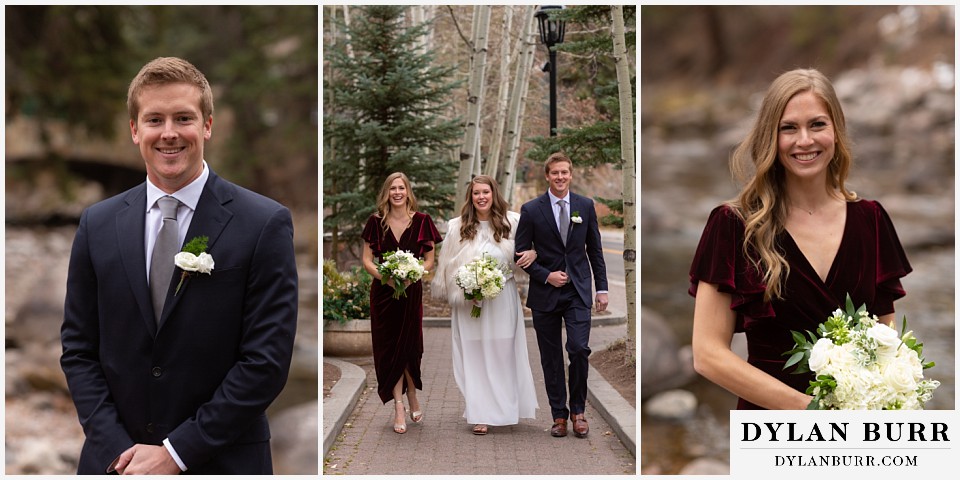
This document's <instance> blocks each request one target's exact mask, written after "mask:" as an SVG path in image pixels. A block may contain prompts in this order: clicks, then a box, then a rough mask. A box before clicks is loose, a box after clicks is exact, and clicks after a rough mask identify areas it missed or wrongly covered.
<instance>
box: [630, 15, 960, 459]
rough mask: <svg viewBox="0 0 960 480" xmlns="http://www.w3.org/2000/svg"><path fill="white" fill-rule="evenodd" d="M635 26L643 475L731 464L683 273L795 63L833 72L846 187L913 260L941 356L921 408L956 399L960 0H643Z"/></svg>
mask: <svg viewBox="0 0 960 480" xmlns="http://www.w3.org/2000/svg"><path fill="white" fill-rule="evenodd" d="M641 22H642V24H641V35H642V44H641V94H640V95H641V123H640V128H641V154H640V158H641V161H640V168H641V174H640V175H641V187H640V188H641V232H642V243H641V245H642V246H641V281H642V285H643V288H642V289H641V291H642V294H641V305H642V309H643V310H642V313H643V314H642V316H641V357H642V360H641V400H642V405H641V415H642V423H641V425H642V431H641V436H642V441H641V445H642V448H641V459H640V465H641V466H642V471H641V473H643V474H680V473H690V474H694V473H721V474H723V473H728V466H726V465H725V464H726V462H728V452H729V434H728V422H729V414H728V412H729V410H730V409H731V408H735V406H736V399H735V397H734V396H733V395H731V394H730V393H728V392H727V391H725V390H723V389H721V388H719V387H716V386H715V385H713V384H711V383H710V382H708V381H706V380H704V379H702V378H701V377H699V376H697V375H696V374H695V373H693V370H692V361H691V355H690V351H689V348H690V347H689V344H690V334H691V330H692V323H693V304H694V302H693V298H692V297H690V296H689V295H688V294H687V288H688V286H689V277H688V271H689V268H690V262H691V260H692V258H693V253H694V250H695V249H696V245H697V242H698V241H699V239H700V234H701V233H702V230H703V227H704V225H705V224H706V220H707V216H708V214H709V213H710V210H711V209H712V208H713V207H715V206H717V205H719V204H720V203H721V202H723V201H725V200H727V199H729V198H732V197H733V196H734V195H736V193H737V191H738V186H737V185H736V184H735V183H734V182H733V180H732V179H731V177H730V173H729V169H728V164H727V162H728V159H729V155H730V153H731V151H732V149H733V148H734V147H735V146H736V144H737V143H738V142H740V141H741V140H742V139H743V138H744V136H745V134H746V131H747V129H748V128H749V127H750V126H751V124H752V122H753V121H754V119H755V114H756V110H757V108H758V107H759V103H760V100H761V99H762V96H763V94H764V92H765V91H766V88H767V87H768V86H769V84H770V82H771V81H772V80H773V79H774V78H775V77H776V76H777V75H779V74H780V73H782V72H784V71H787V70H790V69H793V68H801V67H813V68H817V69H819V70H821V71H822V72H824V73H825V74H826V75H827V76H828V77H829V78H830V79H831V80H832V81H833V83H834V86H835V88H836V91H837V94H838V95H839V97H840V100H841V103H842V104H843V107H844V112H845V114H846V119H847V125H848V129H849V133H850V137H851V138H852V140H853V142H854V146H853V152H854V156H855V160H854V168H853V170H852V172H851V174H850V177H849V185H850V186H851V187H852V189H853V190H855V191H856V192H857V193H858V194H859V195H860V196H861V197H863V198H868V199H877V200H880V202H881V203H882V204H883V206H884V207H885V208H886V209H887V211H888V212H889V213H890V215H891V217H892V218H893V222H894V224H895V226H896V228H897V233H898V234H899V236H900V240H901V242H902V243H903V245H904V247H905V249H906V251H907V255H908V257H909V259H910V262H911V264H912V265H913V268H914V271H913V273H912V274H910V275H908V276H907V277H905V278H904V280H903V284H904V287H905V289H906V291H907V296H906V297H905V298H903V299H902V300H900V301H898V302H897V305H896V307H897V314H898V316H900V315H907V317H908V319H909V323H910V328H911V329H912V330H914V331H915V332H916V333H917V335H918V337H919V338H920V339H921V340H922V341H923V342H924V354H925V356H926V357H927V359H928V360H934V361H936V363H937V366H936V367H935V368H933V369H932V370H927V371H926V372H925V373H926V375H927V376H928V377H932V378H935V379H938V380H940V381H941V382H942V385H941V387H940V388H939V389H938V390H937V392H936V394H935V395H934V398H933V400H932V401H931V402H930V403H928V405H927V407H928V408H934V409H952V408H953V407H954V398H955V392H954V390H955V351H954V338H955V325H954V324H955V306H954V288H955V286H954V258H955V257H954V211H955V205H954V194H955V190H954V188H955V186H954V174H955V166H954V165H955V164H954V158H955V154H954V149H955V140H954V125H955V119H954V94H955V93H954V92H955V89H954V76H955V66H954V63H953V62H954V30H955V9H954V7H953V6H928V7H897V6H880V7H860V6H809V7H765V6H740V7H733V6H731V7H726V6H674V7H670V6H653V7H648V6H644V7H641ZM742 337H743V336H742V335H737V336H735V340H734V348H735V350H738V351H741V352H745V342H744V341H743V338H742ZM677 389H681V391H678V390H677ZM684 390H685V391H686V392H689V393H692V394H693V397H694V398H695V400H696V402H690V401H689V400H690V396H688V395H684V394H683V393H681V392H682V391H684ZM661 395H666V398H667V400H671V399H672V400H673V401H663V397H660V398H658V396H661ZM680 400H683V401H680ZM658 405H667V406H668V407H670V408H668V409H660V408H659V407H658ZM682 405H686V406H687V410H686V411H678V409H677V408H674V407H677V406H682Z"/></svg>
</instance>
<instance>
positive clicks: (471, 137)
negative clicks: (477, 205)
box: [454, 5, 490, 212]
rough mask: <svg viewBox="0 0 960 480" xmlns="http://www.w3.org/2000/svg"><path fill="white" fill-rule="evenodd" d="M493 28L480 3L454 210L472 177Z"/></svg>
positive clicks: (486, 8)
mask: <svg viewBox="0 0 960 480" xmlns="http://www.w3.org/2000/svg"><path fill="white" fill-rule="evenodd" d="M489 30H490V5H479V6H477V7H475V8H474V15H473V56H472V58H471V61H470V63H471V66H470V81H469V86H468V87H467V126H466V131H465V133H464V138H463V145H462V146H461V147H460V173H459V175H458V177H457V198H456V206H455V210H454V211H455V212H459V211H460V207H462V206H463V197H464V195H465V194H466V189H467V183H469V182H470V180H471V178H473V174H474V170H475V169H476V164H475V162H477V163H479V162H480V156H479V155H477V150H478V145H479V143H480V107H481V105H482V104H483V89H484V79H485V77H486V68H487V43H488V38H487V37H488V33H489Z"/></svg>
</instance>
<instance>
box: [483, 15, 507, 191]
mask: <svg viewBox="0 0 960 480" xmlns="http://www.w3.org/2000/svg"><path fill="white" fill-rule="evenodd" d="M504 9H505V10H504V12H503V33H502V34H501V35H500V83H499V85H497V87H498V89H499V91H498V93H497V113H496V116H495V118H494V121H493V143H491V144H490V152H489V154H488V155H487V164H486V165H484V167H483V173H485V174H487V175H490V176H491V177H496V176H497V168H499V166H500V146H501V144H502V143H503V130H504V128H505V125H504V124H505V123H506V118H507V100H508V99H509V95H510V65H512V64H513V55H512V54H511V52H510V42H509V41H508V39H509V38H510V29H511V28H512V27H513V25H512V24H513V6H509V5H508V6H506V7H504Z"/></svg>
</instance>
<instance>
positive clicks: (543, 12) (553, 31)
mask: <svg viewBox="0 0 960 480" xmlns="http://www.w3.org/2000/svg"><path fill="white" fill-rule="evenodd" d="M562 9H563V6H562V5H541V6H540V10H537V22H538V25H539V27H540V42H541V43H543V44H544V45H546V46H547V52H549V53H550V61H549V62H547V64H546V65H544V66H543V71H547V70H549V71H550V136H551V137H555V136H556V135H557V51H556V50H554V48H553V46H554V45H557V44H560V43H563V34H564V30H565V26H566V22H564V21H563V20H558V19H556V18H553V19H551V18H550V16H549V14H548V12H550V11H551V10H562Z"/></svg>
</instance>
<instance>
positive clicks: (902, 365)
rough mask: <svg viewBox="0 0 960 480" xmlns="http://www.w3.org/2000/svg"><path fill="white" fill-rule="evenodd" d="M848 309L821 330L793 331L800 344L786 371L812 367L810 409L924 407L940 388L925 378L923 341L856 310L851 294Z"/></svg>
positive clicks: (786, 366)
mask: <svg viewBox="0 0 960 480" xmlns="http://www.w3.org/2000/svg"><path fill="white" fill-rule="evenodd" d="M846 303H847V305H846V312H844V311H842V310H840V309H837V310H836V311H834V312H833V315H832V316H830V317H829V318H828V319H827V321H826V322H825V323H821V324H820V326H819V328H818V329H817V332H818V334H819V336H817V335H814V334H813V333H812V332H809V331H808V332H807V335H808V336H809V337H810V339H809V341H808V340H807V338H806V337H804V335H803V334H802V333H800V332H796V331H794V332H791V333H792V334H793V339H794V342H795V343H796V345H795V348H794V349H793V350H790V351H788V352H785V353H784V355H790V359H789V360H787V362H786V365H784V369H786V368H788V367H790V366H793V365H797V369H796V371H795V372H794V373H804V372H809V371H812V372H814V373H815V374H816V380H813V381H811V382H810V387H809V388H807V391H806V393H807V394H809V395H813V400H812V401H811V402H810V405H809V406H808V407H807V409H808V410H922V409H923V405H924V403H925V402H927V401H929V400H930V398H931V397H932V396H933V391H934V390H936V388H937V387H939V386H940V382H938V381H937V380H929V379H924V378H923V370H924V369H927V368H930V367H932V366H934V362H929V363H924V360H923V344H922V343H920V342H919V341H918V340H917V338H916V337H915V336H914V335H913V332H912V331H907V319H906V317H904V318H903V326H902V329H901V333H897V331H896V330H895V329H894V328H891V327H890V326H888V325H886V324H883V323H881V322H879V320H878V318H877V317H876V316H875V315H874V316H871V315H870V314H869V313H868V312H867V309H866V305H863V306H861V307H860V308H859V309H856V310H854V308H853V301H852V300H851V299H850V295H847V302H846Z"/></svg>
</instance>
